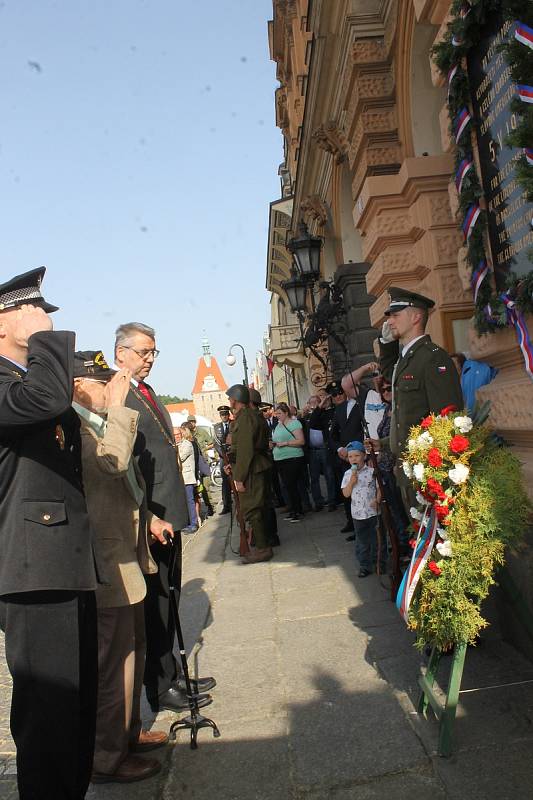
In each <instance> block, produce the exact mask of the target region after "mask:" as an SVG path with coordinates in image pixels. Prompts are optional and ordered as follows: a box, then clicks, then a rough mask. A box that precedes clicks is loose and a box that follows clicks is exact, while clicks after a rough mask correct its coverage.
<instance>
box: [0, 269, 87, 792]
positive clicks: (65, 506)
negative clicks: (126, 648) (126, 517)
mask: <svg viewBox="0 0 533 800" xmlns="http://www.w3.org/2000/svg"><path fill="white" fill-rule="evenodd" d="M44 272H45V268H44V267H42V268H40V269H36V270H32V271H30V272H27V273H25V274H24V275H19V276H17V277H16V278H13V279H12V280H10V281H8V282H7V283H4V284H3V285H2V286H0V462H1V464H2V469H1V470H0V626H1V627H2V629H3V630H4V632H5V642H6V659H7V663H8V666H9V669H10V672H11V675H12V676H13V693H12V698H11V732H12V734H13V739H14V740H15V744H16V746H17V779H18V787H19V796H20V798H21V800H34V798H53V799H54V800H82V798H84V797H85V794H86V791H87V787H88V784H89V779H90V775H91V766H92V760H93V752H94V730H95V719H96V687H97V640H96V604H95V595H94V590H95V589H96V587H97V582H98V581H97V570H96V566H95V556H94V549H93V537H92V533H91V528H90V526H89V518H88V515H87V508H86V504H85V497H84V495H83V486H82V476H81V442H80V422H79V419H78V416H77V415H76V413H75V412H74V411H73V410H72V408H71V401H72V388H73V368H74V333H71V332H70V331H53V330H52V321H51V319H50V317H49V316H48V314H49V313H50V312H52V311H57V308H56V306H51V305H49V304H48V303H46V302H45V300H44V298H43V297H42V296H41V292H40V285H41V281H42V278H43V275H44Z"/></svg>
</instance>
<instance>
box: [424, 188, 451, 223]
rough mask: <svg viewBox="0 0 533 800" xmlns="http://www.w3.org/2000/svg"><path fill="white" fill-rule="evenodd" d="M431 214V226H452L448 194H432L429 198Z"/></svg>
mask: <svg viewBox="0 0 533 800" xmlns="http://www.w3.org/2000/svg"><path fill="white" fill-rule="evenodd" d="M429 213H430V217H431V225H452V224H453V219H452V215H451V213H450V200H449V197H448V193H447V192H446V193H444V192H439V193H438V194H432V195H431V196H430V198H429Z"/></svg>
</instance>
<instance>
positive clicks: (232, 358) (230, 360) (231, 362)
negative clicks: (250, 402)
mask: <svg viewBox="0 0 533 800" xmlns="http://www.w3.org/2000/svg"><path fill="white" fill-rule="evenodd" d="M234 347H240V348H241V350H242V366H243V369H244V380H243V384H244V385H245V386H248V363H247V361H246V353H245V352H244V347H243V346H242V344H239V343H238V342H236V343H235V344H232V345H231V347H230V349H229V353H228V355H227V356H226V364H227V365H228V366H229V367H233V366H235V362H236V361H237V359H236V358H235V356H234V355H233V353H232V352H231V351H232V350H233V348H234Z"/></svg>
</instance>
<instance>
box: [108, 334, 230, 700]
mask: <svg viewBox="0 0 533 800" xmlns="http://www.w3.org/2000/svg"><path fill="white" fill-rule="evenodd" d="M158 355H159V350H157V349H156V346H155V331H154V329H153V328H151V327H149V326H148V325H144V324H143V323H141V322H130V323H126V324H124V325H120V326H119V328H117V331H116V339H115V363H116V364H117V366H118V367H119V368H121V369H122V368H126V369H129V370H130V372H131V374H132V379H131V383H130V389H129V392H128V396H127V398H126V405H127V406H128V408H132V409H134V410H135V411H138V412H139V420H138V425H137V438H136V440H135V446H134V449H133V454H134V457H135V460H136V462H137V464H138V467H139V469H140V472H141V474H142V476H143V479H144V482H145V484H146V497H147V504H148V509H149V510H150V511H152V512H153V513H154V514H156V515H157V516H158V517H160V518H162V519H165V520H168V521H169V522H170V523H171V525H172V533H173V535H174V543H175V547H176V548H177V550H178V565H177V568H178V570H179V571H180V572H181V534H180V531H181V530H182V528H185V527H186V526H187V525H188V522H189V517H188V513H187V501H186V497H185V487H184V484H183V479H182V476H181V472H180V469H179V466H178V456H177V451H176V443H175V441H174V434H173V430H172V422H171V419H170V415H169V414H168V412H167V410H166V409H165V407H164V406H163V405H162V404H161V403H159V401H158V399H157V395H156V394H155V392H154V391H153V389H152V387H151V386H149V385H148V384H147V383H145V378H147V377H148V375H149V374H150V371H151V369H152V366H153V364H154V359H155V358H157V356H158ZM152 557H153V559H154V561H155V562H156V564H157V566H158V570H159V571H158V573H157V575H147V576H146V586H147V593H146V599H145V601H144V610H145V621H146V666H145V671H144V685H145V687H146V696H147V698H148V702H149V703H150V705H151V707H152V710H153V711H160V710H162V709H167V710H170V711H180V710H181V709H184V708H188V705H189V704H188V701H187V697H186V692H185V684H184V679H183V677H182V676H179V675H178V666H177V662H176V659H175V657H174V654H173V647H174V639H175V635H176V630H175V625H174V621H173V617H172V614H171V609H170V603H169V574H168V568H169V559H170V553H169V548H168V547H167V546H165V545H163V544H161V543H160V542H155V543H154V544H153V545H152ZM175 585H176V586H177V587H179V586H180V585H181V574H180V575H178V576H177V579H176V581H175ZM178 599H179V598H178ZM192 683H193V688H194V689H195V690H196V691H197V692H205V691H208V690H209V689H210V688H213V687H214V686H215V683H216V682H215V680H214V679H213V678H198V679H197V680H195V681H193V682H192ZM210 702H211V697H210V696H209V695H205V694H199V697H198V703H199V705H200V706H205V705H207V704H208V703H210Z"/></svg>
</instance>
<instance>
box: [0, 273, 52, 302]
mask: <svg viewBox="0 0 533 800" xmlns="http://www.w3.org/2000/svg"><path fill="white" fill-rule="evenodd" d="M45 272H46V267H39V268H38V269H31V270H30V271H29V272H24V273H23V274H22V275H16V276H15V277H14V278H11V280H10V281H6V283H2V284H0V311H8V310H9V309H11V308H16V307H17V306H22V305H24V304H25V303H29V304H31V305H33V306H39V307H40V308H42V309H43V311H46V313H47V314H51V313H52V311H57V310H58V307H57V306H52V305H51V304H50V303H47V302H46V300H45V299H44V297H43V296H42V294H41V283H42V280H43V277H44V273H45Z"/></svg>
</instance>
